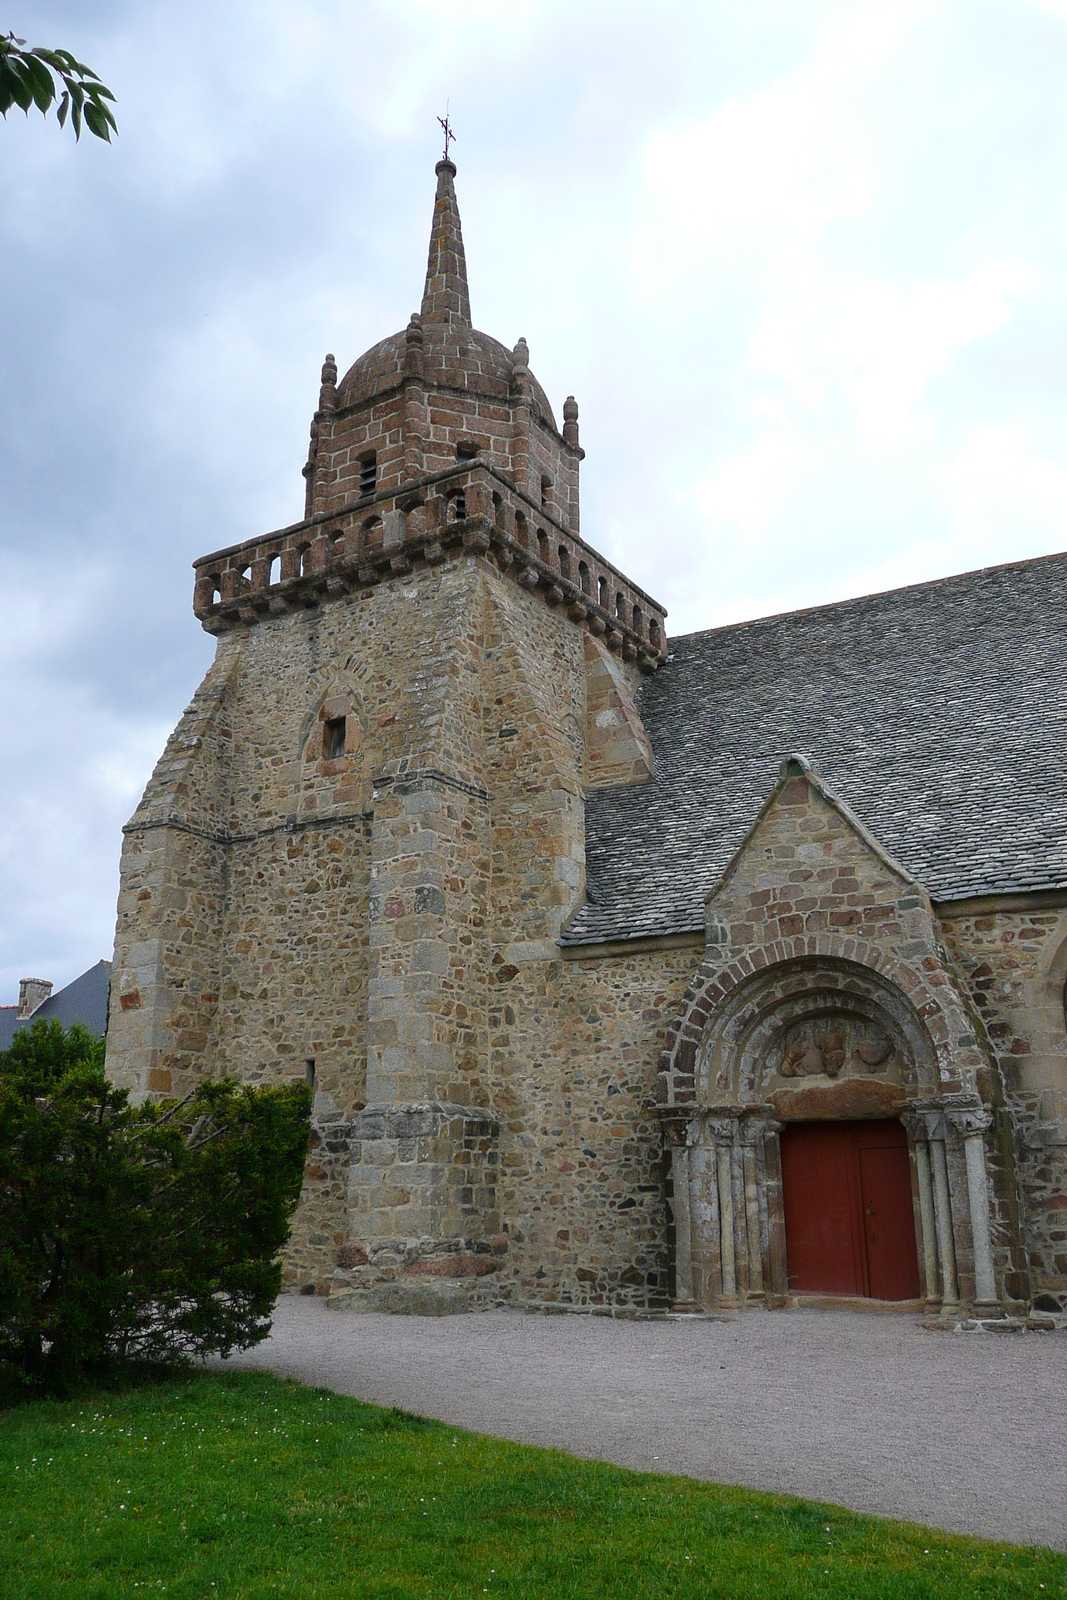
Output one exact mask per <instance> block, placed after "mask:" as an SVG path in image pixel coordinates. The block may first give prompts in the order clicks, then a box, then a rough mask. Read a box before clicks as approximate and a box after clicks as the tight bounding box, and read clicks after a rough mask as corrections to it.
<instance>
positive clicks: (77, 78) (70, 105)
mask: <svg viewBox="0 0 1067 1600" xmlns="http://www.w3.org/2000/svg"><path fill="white" fill-rule="evenodd" d="M61 89H62V93H61V92H60V90H61ZM114 98H115V96H114V95H113V94H112V93H111V90H110V89H109V88H107V86H106V85H105V84H103V83H102V82H101V81H100V79H99V78H98V77H97V75H96V73H95V72H94V71H93V69H92V67H87V66H86V65H85V63H84V62H83V61H76V60H75V58H74V57H73V56H72V55H71V53H70V51H69V50H42V49H36V50H27V49H26V41H25V39H16V38H15V35H14V34H13V33H9V34H8V35H7V37H6V38H4V37H2V36H0V116H5V117H6V116H7V114H8V112H9V111H10V109H11V107H12V106H18V108H19V110H20V111H25V113H26V115H27V116H29V114H30V107H31V106H36V107H37V109H38V111H40V112H41V113H42V115H44V116H47V115H48V112H49V108H50V107H51V106H52V105H53V104H54V102H55V101H56V100H57V99H58V100H59V104H58V105H57V106H56V117H57V119H58V121H59V126H60V127H61V128H62V127H63V125H64V123H65V122H66V120H67V117H68V115H69V116H70V124H71V127H72V128H73V129H74V137H75V139H80V138H81V131H82V123H83V122H84V123H85V126H86V127H87V128H88V130H89V132H90V133H92V134H95V135H96V137H97V138H98V139H103V140H105V141H106V142H107V143H108V144H110V143H111V135H112V133H113V132H114V133H118V131H119V130H118V124H117V123H116V121H115V118H114V116H113V115H112V111H111V107H110V106H109V105H108V103H107V102H108V101H109V100H111V101H114Z"/></svg>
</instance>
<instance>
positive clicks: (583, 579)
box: [578, 561, 592, 594]
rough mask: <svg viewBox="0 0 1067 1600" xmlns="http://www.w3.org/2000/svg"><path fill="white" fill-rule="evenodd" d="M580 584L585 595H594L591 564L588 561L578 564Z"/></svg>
mask: <svg viewBox="0 0 1067 1600" xmlns="http://www.w3.org/2000/svg"><path fill="white" fill-rule="evenodd" d="M578 582H579V583H580V584H581V586H582V593H583V594H591V593H592V583H591V581H590V578H589V563H588V562H587V561H579V563H578Z"/></svg>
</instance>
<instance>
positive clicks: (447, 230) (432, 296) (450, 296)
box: [422, 160, 471, 328]
mask: <svg viewBox="0 0 1067 1600" xmlns="http://www.w3.org/2000/svg"><path fill="white" fill-rule="evenodd" d="M434 170H435V172H436V173H437V198H436V200H435V201H434V207H433V226H432V227H431V229H430V258H429V261H428V262H427V264H426V287H425V289H424V290H423V292H422V320H423V322H444V323H447V324H448V325H449V326H450V327H460V328H469V327H470V325H471V299H470V292H469V291H468V289H467V261H466V257H465V256H464V254H463V233H462V231H461V229H460V224H459V206H458V205H457V203H456V190H455V185H454V183H453V181H452V180H453V179H454V178H455V176H456V168H455V165H454V164H453V163H452V162H451V161H448V160H444V161H439V162H438V163H437V166H436V167H435V168H434Z"/></svg>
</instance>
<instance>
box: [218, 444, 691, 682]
mask: <svg viewBox="0 0 1067 1600" xmlns="http://www.w3.org/2000/svg"><path fill="white" fill-rule="evenodd" d="M462 552H466V553H473V554H479V555H481V554H484V555H487V556H489V557H490V558H491V559H492V560H494V561H495V563H496V565H497V566H498V567H499V569H500V570H501V571H502V572H505V573H509V574H510V575H511V576H512V577H513V578H515V579H516V580H517V581H518V582H519V583H521V584H523V585H524V586H525V587H526V588H528V589H529V590H530V591H531V593H536V594H539V595H540V597H541V598H542V599H543V600H544V602H545V603H546V604H547V605H550V606H562V607H564V608H565V609H566V611H567V615H568V616H569V617H570V618H571V620H572V621H573V622H575V623H578V624H580V625H582V626H584V627H586V628H588V629H589V631H590V632H591V633H593V634H596V635H597V636H598V637H601V638H603V640H604V642H605V643H606V644H607V645H608V647H609V648H610V649H611V650H613V651H615V653H616V654H618V655H621V656H622V657H623V658H624V659H625V660H627V661H631V662H633V661H636V662H637V663H638V664H639V665H640V666H641V668H642V669H643V670H644V671H646V672H653V671H655V669H656V668H657V667H658V666H659V665H660V663H661V662H662V661H663V660H664V659H665V656H666V633H665V629H664V619H665V617H666V611H665V610H664V608H663V606H661V605H660V604H659V603H658V601H655V600H653V599H652V598H651V596H649V595H647V594H645V592H644V590H642V589H639V588H638V587H637V585H636V584H634V583H631V581H630V580H629V579H628V578H626V577H624V576H623V574H622V573H621V572H620V571H619V569H618V568H617V567H615V566H613V565H612V563H611V562H610V561H606V560H605V559H604V557H603V556H601V555H598V553H597V552H596V551H595V550H594V549H592V547H591V546H590V545H587V544H586V543H585V541H584V540H583V539H580V538H579V537H578V536H577V534H574V533H572V532H571V531H570V530H569V529H567V528H565V527H564V526H563V525H562V523H560V522H558V521H557V520H556V519H555V517H554V516H553V515H552V514H551V512H550V511H548V510H546V509H545V508H544V507H539V506H537V505H536V504H535V502H534V501H533V500H532V499H530V498H529V496H527V495H524V494H523V493H521V491H519V490H518V489H516V488H515V486H514V484H513V483H511V481H510V480H509V479H508V478H506V477H504V476H503V474H501V473H499V472H497V471H495V470H494V469H493V468H491V467H488V466H486V465H485V464H484V463H483V462H480V461H473V462H469V463H467V462H464V463H461V464H460V465H459V466H456V467H450V468H448V469H447V470H446V471H444V472H439V473H435V474H433V475H432V476H431V477H429V478H427V479H423V480H422V481H421V482H420V484H419V486H418V490H417V491H415V490H413V489H409V490H407V491H405V490H403V489H401V490H399V491H390V492H387V493H382V494H377V495H367V496H365V497H363V498H362V499H359V500H356V501H354V502H351V503H349V504H348V505H345V506H342V507H340V508H339V509H338V510H336V511H332V512H330V513H328V514H322V515H320V516H316V517H313V518H310V519H308V520H306V521H303V522H297V523H294V524H292V526H290V527H288V528H281V529H279V530H278V531H277V532H275V533H272V534H267V535H265V536H264V537H262V538H258V539H250V540H247V541H246V542H245V543H244V544H238V545H231V546H230V547H229V548H228V549H226V550H219V551H216V552H215V553H214V554H213V555H207V556H201V557H200V559H199V560H198V561H196V562H194V564H193V565H194V569H195V572H196V586H195V591H194V597H193V610H194V612H195V613H196V615H197V616H198V617H199V619H200V621H201V623H202V624H203V626H204V627H205V628H206V629H207V631H208V632H209V633H222V632H225V631H226V630H227V629H229V628H234V627H241V626H249V625H252V624H254V623H256V622H258V621H259V620H260V619H261V618H263V617H266V616H273V615H278V614H280V613H282V612H285V611H288V610H290V609H296V608H299V607H308V606H316V605H320V604H322V603H323V602H324V601H328V600H329V599H330V598H331V597H333V596H340V595H344V594H348V593H351V592H353V591H355V590H358V589H360V588H366V587H369V586H371V585H373V584H376V583H381V582H383V581H384V580H385V579H386V578H390V577H393V576H396V575H399V574H402V573H405V572H410V571H412V570H413V569H414V568H415V567H416V566H424V565H433V564H435V563H437V562H440V561H443V560H446V559H448V558H450V557H451V556H453V555H455V554H457V553H462Z"/></svg>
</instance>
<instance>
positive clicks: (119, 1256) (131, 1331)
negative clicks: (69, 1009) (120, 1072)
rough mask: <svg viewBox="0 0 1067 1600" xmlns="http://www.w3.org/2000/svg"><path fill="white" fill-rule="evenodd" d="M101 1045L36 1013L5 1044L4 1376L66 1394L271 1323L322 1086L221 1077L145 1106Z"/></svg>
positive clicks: (0, 1315)
mask: <svg viewBox="0 0 1067 1600" xmlns="http://www.w3.org/2000/svg"><path fill="white" fill-rule="evenodd" d="M103 1053H104V1052H103V1042H102V1041H100V1040H96V1039H94V1038H93V1037H92V1036H91V1035H90V1034H88V1033H86V1032H85V1030H84V1029H82V1028H77V1027H75V1028H71V1029H70V1030H69V1031H67V1030H64V1029H63V1028H62V1027H61V1026H60V1025H59V1023H57V1022H51V1023H46V1022H36V1023H34V1024H33V1026H32V1027H30V1028H26V1029H22V1030H21V1031H20V1032H19V1033H17V1034H16V1036H15V1041H14V1043H13V1045H12V1047H11V1049H10V1050H7V1051H0V1379H6V1381H7V1384H8V1386H10V1385H11V1384H16V1385H19V1386H21V1387H22V1388H24V1389H28V1390H30V1391H36V1392H41V1391H47V1392H52V1393H61V1392H63V1391H64V1390H67V1389H69V1388H70V1387H71V1386H72V1385H73V1384H74V1383H76V1382H77V1381H78V1380H79V1379H80V1378H81V1377H82V1376H84V1375H85V1374H87V1373H99V1372H102V1371H104V1370H106V1369H107V1368H108V1367H109V1366H113V1365H115V1364H129V1363H162V1362H173V1361H178V1360H183V1359H188V1358H190V1357H193V1356H203V1355H208V1354H219V1355H226V1354H227V1353H228V1352H229V1351H231V1350H234V1349H243V1348H245V1347H246V1346H248V1345H251V1344H255V1343H257V1342H258V1341H259V1340H260V1339H263V1338H265V1337H266V1335H267V1333H268V1332H269V1330H270V1322H269V1316H270V1311H271V1308H272V1306H273V1304H274V1301H275V1299H276V1297H277V1294H278V1290H279V1287H280V1284H281V1263H280V1259H279V1251H280V1250H281V1248H282V1246H283V1245H284V1243H285V1241H286V1239H287V1237H288V1233H289V1221H290V1218H291V1216H292V1213H293V1209H294V1207H295V1206H296V1202H297V1199H298V1198H299V1195H300V1185H301V1180H302V1176H303V1167H304V1157H305V1154H306V1150H307V1140H308V1125H309V1115H310V1096H309V1093H308V1090H307V1088H306V1087H305V1086H304V1085H303V1084H291V1085H285V1086H281V1087H277V1088H269V1089H257V1088H249V1087H245V1086H241V1085H239V1084H237V1083H234V1082H233V1081H232V1080H228V1079H223V1080H220V1081H216V1082H209V1083H205V1084H203V1085H202V1086H201V1087H200V1088H199V1089H197V1090H196V1092H195V1093H194V1094H192V1095H190V1096H189V1097H187V1098H186V1099H185V1100H183V1101H181V1102H177V1103H175V1102H171V1103H164V1104H151V1105H144V1106H139V1107H133V1106H131V1105H130V1104H129V1103H128V1096H127V1093H126V1091H125V1090H122V1089H115V1088H113V1087H112V1086H111V1085H110V1084H109V1083H108V1082H107V1080H106V1078H105V1077H104V1071H103Z"/></svg>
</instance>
